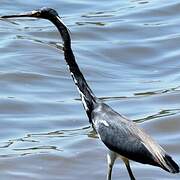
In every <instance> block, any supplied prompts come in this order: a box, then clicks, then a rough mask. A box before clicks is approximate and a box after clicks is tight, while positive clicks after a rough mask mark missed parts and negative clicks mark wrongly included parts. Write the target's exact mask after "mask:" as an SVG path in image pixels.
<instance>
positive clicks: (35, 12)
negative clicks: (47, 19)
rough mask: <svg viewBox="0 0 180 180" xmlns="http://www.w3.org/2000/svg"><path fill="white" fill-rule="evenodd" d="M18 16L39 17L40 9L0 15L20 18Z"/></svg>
mask: <svg viewBox="0 0 180 180" xmlns="http://www.w3.org/2000/svg"><path fill="white" fill-rule="evenodd" d="M18 17H38V11H31V12H26V13H20V14H13V15H7V16H0V18H18Z"/></svg>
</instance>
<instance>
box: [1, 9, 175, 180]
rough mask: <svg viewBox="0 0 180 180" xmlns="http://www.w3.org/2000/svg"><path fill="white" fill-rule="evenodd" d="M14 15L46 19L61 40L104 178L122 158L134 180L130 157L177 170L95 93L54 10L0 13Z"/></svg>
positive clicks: (144, 135)
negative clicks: (103, 162) (103, 163)
mask: <svg viewBox="0 0 180 180" xmlns="http://www.w3.org/2000/svg"><path fill="white" fill-rule="evenodd" d="M18 17H34V18H41V19H46V20H49V21H51V22H52V23H53V24H54V25H55V26H56V28H57V29H58V31H59V33H60V35H61V38H62V41H63V52H64V59H65V61H66V63H67V66H68V68H69V71H70V74H71V76H72V79H73V81H74V83H75V85H76V86H77V90H78V91H79V94H80V97H81V100H82V104H83V106H84V109H85V112H86V114H87V117H88V119H89V122H90V124H91V125H92V127H93V129H94V130H95V132H96V133H97V135H98V136H99V138H100V140H101V141H102V142H103V143H104V145H105V146H106V147H107V149H108V153H107V167H108V168H107V180H111V178H112V169H113V165H114V163H115V160H116V159H117V158H121V159H122V160H123V162H124V164H125V166H126V168H127V172H128V174H129V178H130V179H131V180H135V176H134V175H133V172H132V170H131V167H130V160H132V161H136V162H139V163H142V164H149V165H153V166H157V167H160V168H162V169H163V170H165V171H167V172H170V173H179V166H178V164H177V163H176V162H175V161H174V160H173V159H172V157H171V156H170V155H168V154H167V152H166V151H165V150H164V149H163V148H162V147H161V146H160V145H159V144H158V143H157V142H156V141H155V140H154V139H153V138H152V137H151V136H150V135H148V134H147V133H146V132H145V131H144V130H143V129H142V128H141V127H139V126H138V124H137V123H135V122H134V121H132V120H130V119H128V118H127V117H125V116H123V115H121V114H120V113H118V112H116V111H115V110H113V109H112V108H111V107H110V106H109V105H107V104H106V103H105V102H103V100H101V99H99V98H98V97H96V96H95V94H94V93H93V91H92V90H91V88H90V87H89V85H88V83H87V81H86V80H85V78H84V76H83V74H82V72H81V71H80V68H79V66H78V64H77V62H76V59H75V56H74V53H73V50H72V48H71V37H70V33H69V29H68V28H67V26H66V25H65V24H64V22H63V21H62V19H61V17H60V16H59V15H58V13H57V11H56V10H54V9H52V8H47V7H43V8H40V9H38V10H33V11H30V12H26V13H21V14H15V15H7V16H1V17H0V18H18Z"/></svg>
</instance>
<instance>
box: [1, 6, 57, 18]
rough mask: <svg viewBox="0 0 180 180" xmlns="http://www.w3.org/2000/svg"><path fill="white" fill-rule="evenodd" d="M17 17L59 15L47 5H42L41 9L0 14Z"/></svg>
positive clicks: (49, 16)
mask: <svg viewBox="0 0 180 180" xmlns="http://www.w3.org/2000/svg"><path fill="white" fill-rule="evenodd" d="M18 17H35V18H42V19H51V18H53V17H59V16H58V13H57V12H56V11H55V10H54V9H52V8H47V7H43V8H41V9H38V10H33V11H30V12H26V13H20V14H14V15H7V16H0V18H18Z"/></svg>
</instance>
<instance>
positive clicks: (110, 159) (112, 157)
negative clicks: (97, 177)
mask: <svg viewBox="0 0 180 180" xmlns="http://www.w3.org/2000/svg"><path fill="white" fill-rule="evenodd" d="M116 158H117V155H116V153H115V152H113V151H109V153H108V154H107V162H108V173H107V180H111V174H112V168H113V165H114V162H115V160H116Z"/></svg>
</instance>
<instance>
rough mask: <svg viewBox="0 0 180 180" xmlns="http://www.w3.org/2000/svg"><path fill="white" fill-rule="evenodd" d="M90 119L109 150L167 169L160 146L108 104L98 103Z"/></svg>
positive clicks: (163, 152)
mask: <svg viewBox="0 0 180 180" xmlns="http://www.w3.org/2000/svg"><path fill="white" fill-rule="evenodd" d="M92 121H93V124H94V128H95V129H96V131H97V133H98V135H99V137H100V138H101V140H102V141H103V143H104V144H105V145H106V146H107V147H108V148H109V149H110V150H112V151H114V152H116V153H118V154H120V155H122V156H124V157H126V158H128V159H131V160H134V161H137V162H141V163H144V164H151V165H155V166H160V167H162V168H164V169H165V170H167V169H168V166H167V163H166V162H165V160H164V157H165V155H166V154H165V151H164V150H163V149H162V148H161V146H160V145H158V144H157V143H156V142H155V141H154V140H153V139H152V138H151V137H150V136H149V135H147V134H146V133H145V132H144V131H143V130H142V129H141V128H139V127H138V126H137V125H136V123H134V122H132V121H129V120H128V119H126V118H125V117H123V116H121V115H120V114H118V113H117V112H115V111H114V110H112V109H111V108H110V107H109V106H108V105H106V104H103V103H101V104H99V105H98V106H97V107H96V108H95V109H94V111H93V112H92Z"/></svg>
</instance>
